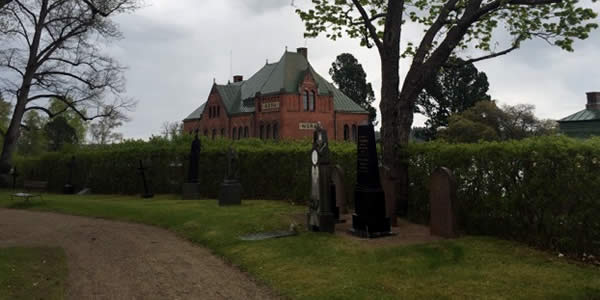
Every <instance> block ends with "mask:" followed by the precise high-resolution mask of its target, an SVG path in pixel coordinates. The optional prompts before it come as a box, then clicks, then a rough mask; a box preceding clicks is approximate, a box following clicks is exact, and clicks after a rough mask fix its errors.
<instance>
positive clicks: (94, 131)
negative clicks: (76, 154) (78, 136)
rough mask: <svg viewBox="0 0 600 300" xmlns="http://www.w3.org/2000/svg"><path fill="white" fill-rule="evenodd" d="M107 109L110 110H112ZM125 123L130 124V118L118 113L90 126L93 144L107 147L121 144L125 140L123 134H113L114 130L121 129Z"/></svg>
mask: <svg viewBox="0 0 600 300" xmlns="http://www.w3.org/2000/svg"><path fill="white" fill-rule="evenodd" d="M105 109H106V110H110V108H105ZM124 122H129V118H128V117H127V116H126V115H125V114H123V113H122V112H117V113H113V114H111V115H110V116H108V117H105V118H101V119H99V120H98V121H96V122H95V123H92V124H91V125H90V135H91V138H92V143H95V144H100V145H106V144H109V143H116V142H120V141H121V140H123V134H121V133H117V132H113V130H114V129H116V128H117V127H121V126H122V125H123V123H124Z"/></svg>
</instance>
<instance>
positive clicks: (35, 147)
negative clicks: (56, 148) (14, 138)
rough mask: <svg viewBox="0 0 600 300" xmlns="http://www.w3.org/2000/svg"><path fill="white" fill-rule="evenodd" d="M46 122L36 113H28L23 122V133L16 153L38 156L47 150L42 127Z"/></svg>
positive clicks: (33, 111)
mask: <svg viewBox="0 0 600 300" xmlns="http://www.w3.org/2000/svg"><path fill="white" fill-rule="evenodd" d="M47 122H48V120H47V119H46V118H44V117H43V116H41V115H40V114H39V113H38V112H37V111H35V110H32V111H28V112H27V113H26V114H25V117H24V120H23V129H24V130H23V133H22V136H21V138H19V142H18V146H17V149H18V152H19V154H21V155H38V154H41V153H42V152H44V151H47V150H48V147H47V146H48V141H47V140H48V138H47V137H46V134H45V133H44V126H46V123H47Z"/></svg>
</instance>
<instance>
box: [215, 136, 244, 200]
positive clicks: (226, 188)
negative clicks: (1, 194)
mask: <svg viewBox="0 0 600 300" xmlns="http://www.w3.org/2000/svg"><path fill="white" fill-rule="evenodd" d="M239 178H240V172H239V158H238V155H237V152H235V150H233V148H232V147H231V146H229V151H228V152H227V175H226V176H225V180H224V181H223V183H222V184H221V190H220V191H219V205H220V206H223V205H240V204H242V184H241V183H240V180H239Z"/></svg>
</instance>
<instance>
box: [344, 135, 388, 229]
mask: <svg viewBox="0 0 600 300" xmlns="http://www.w3.org/2000/svg"><path fill="white" fill-rule="evenodd" d="M357 150H358V151H357V168H356V177H357V183H356V187H355V189H354V209H355V213H354V214H353V215H352V229H351V232H352V233H353V234H355V235H358V236H362V237H367V238H372V237H379V236H385V235H390V234H391V226H390V219H389V218H388V217H387V216H386V210H385V194H384V192H383V190H382V188H381V182H380V181H379V163H378V160H377V148H376V145H375V129H374V128H373V125H372V124H368V125H360V126H358V142H357Z"/></svg>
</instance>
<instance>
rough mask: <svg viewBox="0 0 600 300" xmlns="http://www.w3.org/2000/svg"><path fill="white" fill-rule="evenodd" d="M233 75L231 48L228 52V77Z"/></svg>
mask: <svg viewBox="0 0 600 300" xmlns="http://www.w3.org/2000/svg"><path fill="white" fill-rule="evenodd" d="M232 76H233V50H231V51H230V52H229V78H231V77H232Z"/></svg>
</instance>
